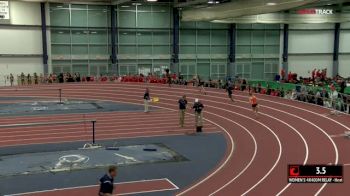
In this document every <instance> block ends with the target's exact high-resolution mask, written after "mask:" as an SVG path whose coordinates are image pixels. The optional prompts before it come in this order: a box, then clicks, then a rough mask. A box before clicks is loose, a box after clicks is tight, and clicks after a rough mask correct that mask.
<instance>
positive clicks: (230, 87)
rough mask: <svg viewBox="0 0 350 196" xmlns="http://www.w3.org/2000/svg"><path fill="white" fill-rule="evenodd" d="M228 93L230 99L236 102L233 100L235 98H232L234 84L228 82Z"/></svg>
mask: <svg viewBox="0 0 350 196" xmlns="http://www.w3.org/2000/svg"><path fill="white" fill-rule="evenodd" d="M226 91H227V94H228V98H230V99H231V101H232V102H235V100H234V99H233V96H232V93H233V84H232V83H231V82H228V84H227V88H226Z"/></svg>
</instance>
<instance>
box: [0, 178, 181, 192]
mask: <svg viewBox="0 0 350 196" xmlns="http://www.w3.org/2000/svg"><path fill="white" fill-rule="evenodd" d="M156 181H167V182H168V183H169V184H170V185H172V186H173V188H170V189H155V191H142V192H137V193H146V192H157V191H163V190H177V189H179V187H177V186H176V185H175V184H174V183H173V182H171V181H170V180H169V179H168V178H159V179H147V180H135V181H128V182H117V183H114V184H115V185H123V184H132V183H142V182H156ZM92 187H98V185H87V186H75V187H67V188H58V189H48V190H42V191H32V192H25V193H16V194H10V195H5V196H20V195H31V194H37V193H47V192H55V191H65V190H74V189H84V188H92ZM129 194H136V192H132V193H122V194H117V195H129Z"/></svg>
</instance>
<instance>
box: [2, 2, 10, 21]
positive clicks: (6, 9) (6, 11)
mask: <svg viewBox="0 0 350 196" xmlns="http://www.w3.org/2000/svg"><path fill="white" fill-rule="evenodd" d="M9 19H10V6H9V1H0V20H9Z"/></svg>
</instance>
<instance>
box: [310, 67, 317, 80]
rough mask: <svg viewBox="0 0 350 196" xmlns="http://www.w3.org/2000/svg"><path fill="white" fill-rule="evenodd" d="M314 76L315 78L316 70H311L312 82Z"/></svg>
mask: <svg viewBox="0 0 350 196" xmlns="http://www.w3.org/2000/svg"><path fill="white" fill-rule="evenodd" d="M315 76H316V69H314V70H312V72H311V78H312V81H314V80H315Z"/></svg>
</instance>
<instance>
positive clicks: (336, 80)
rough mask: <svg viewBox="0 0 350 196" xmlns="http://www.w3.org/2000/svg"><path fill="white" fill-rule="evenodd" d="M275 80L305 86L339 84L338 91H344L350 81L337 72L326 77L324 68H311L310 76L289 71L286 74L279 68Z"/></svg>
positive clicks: (349, 78)
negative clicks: (333, 75) (332, 75)
mask: <svg viewBox="0 0 350 196" xmlns="http://www.w3.org/2000/svg"><path fill="white" fill-rule="evenodd" d="M276 81H280V82H284V83H293V84H302V85H307V86H319V87H326V86H331V85H336V86H339V88H340V90H339V92H340V93H345V91H344V90H345V88H346V87H347V86H346V84H347V83H350V77H348V78H344V77H341V76H340V75H339V74H338V75H336V76H335V77H327V68H326V69H313V70H312V71H310V77H299V78H298V75H297V74H296V73H292V72H289V73H288V75H287V76H286V74H285V71H284V69H281V73H280V75H278V76H277V77H276Z"/></svg>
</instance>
